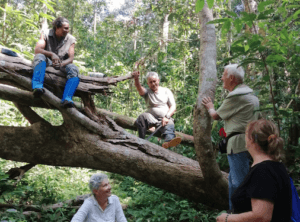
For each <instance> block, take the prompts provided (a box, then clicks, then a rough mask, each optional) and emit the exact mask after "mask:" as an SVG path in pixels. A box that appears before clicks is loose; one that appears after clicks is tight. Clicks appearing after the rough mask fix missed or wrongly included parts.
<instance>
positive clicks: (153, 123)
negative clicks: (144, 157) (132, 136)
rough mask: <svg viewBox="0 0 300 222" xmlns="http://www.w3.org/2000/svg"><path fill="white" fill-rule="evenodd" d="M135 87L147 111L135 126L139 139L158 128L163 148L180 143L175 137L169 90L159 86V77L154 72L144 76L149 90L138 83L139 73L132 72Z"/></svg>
mask: <svg viewBox="0 0 300 222" xmlns="http://www.w3.org/2000/svg"><path fill="white" fill-rule="evenodd" d="M132 76H133V77H134V82H135V87H136V89H137V91H138V92H139V94H140V96H142V97H143V98H144V99H145V101H146V105H147V108H148V110H147V111H146V112H145V113H142V114H141V115H140V116H139V117H138V118H137V120H136V121H135V125H136V126H137V128H138V132H139V137H140V138H142V139H145V136H146V132H147V130H148V129H149V128H152V127H158V126H159V125H160V124H161V125H162V127H161V128H160V130H159V131H160V132H161V134H162V135H163V137H164V140H165V142H164V143H163V145H162V146H163V147H164V148H169V147H173V146H177V145H178V144H179V143H181V138H179V137H176V136H175V127H174V122H173V120H172V118H171V117H172V115H173V114H174V113H175V111H176V104H175V100H174V96H173V93H172V92H171V90H169V89H167V88H164V87H160V86H159V77H158V74H157V73H156V72H148V73H147V75H146V78H147V84H148V86H149V89H146V88H144V87H143V86H142V85H141V83H140V81H139V76H140V72H138V71H137V72H133V73H132Z"/></svg>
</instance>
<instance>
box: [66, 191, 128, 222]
mask: <svg viewBox="0 0 300 222" xmlns="http://www.w3.org/2000/svg"><path fill="white" fill-rule="evenodd" d="M71 222H127V220H126V218H125V215H124V213H123V210H122V207H121V204H120V201H119V198H118V197H117V196H115V195H111V196H110V197H109V198H108V205H107V207H106V208H105V210H102V208H101V207H100V206H99V204H98V202H97V200H96V199H95V197H94V196H91V197H89V198H87V199H86V200H84V203H83V204H82V206H81V207H80V208H79V210H78V211H77V213H76V214H75V215H74V217H73V218H72V220H71Z"/></svg>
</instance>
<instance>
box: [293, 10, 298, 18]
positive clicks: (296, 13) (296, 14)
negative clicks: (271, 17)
mask: <svg viewBox="0 0 300 222" xmlns="http://www.w3.org/2000/svg"><path fill="white" fill-rule="evenodd" d="M299 14H300V9H299V10H298V11H296V12H295V13H294V14H293V18H294V19H297V17H298V15H299Z"/></svg>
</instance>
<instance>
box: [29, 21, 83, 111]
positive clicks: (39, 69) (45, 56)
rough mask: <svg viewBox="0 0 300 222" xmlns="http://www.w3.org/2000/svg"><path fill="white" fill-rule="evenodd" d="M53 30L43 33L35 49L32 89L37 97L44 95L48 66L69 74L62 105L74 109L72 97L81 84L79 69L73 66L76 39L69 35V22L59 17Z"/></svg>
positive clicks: (54, 23)
mask: <svg viewBox="0 0 300 222" xmlns="http://www.w3.org/2000/svg"><path fill="white" fill-rule="evenodd" d="M52 25H53V29H50V30H46V31H44V32H42V34H41V37H40V40H39V41H38V42H37V44H36V47H35V50H34V52H35V57H34V60H33V76H32V89H33V94H34V96H35V97H39V96H41V95H42V94H43V93H44V89H43V83H44V77H45V71H46V66H53V67H54V68H55V69H58V70H61V71H62V72H63V73H66V74H67V79H68V80H67V82H66V86H65V90H64V94H63V97H62V100H61V103H62V105H63V106H64V107H73V106H74V103H73V101H72V97H73V95H74V93H75V91H76V88H77V86H78V84H79V78H78V74H79V69H78V68H77V66H75V65H74V64H73V59H74V48H75V41H76V39H75V38H74V37H73V36H72V35H70V34H69V21H68V20H67V19H66V18H63V17H59V18H57V19H56V20H54V22H53V23H52Z"/></svg>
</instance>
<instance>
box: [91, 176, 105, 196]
mask: <svg viewBox="0 0 300 222" xmlns="http://www.w3.org/2000/svg"><path fill="white" fill-rule="evenodd" d="M105 179H107V175H106V174H103V173H95V174H93V175H92V176H91V179H90V181H89V187H90V190H91V191H92V193H93V190H98V189H99V187H100V185H101V183H102V182H103V180H105Z"/></svg>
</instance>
